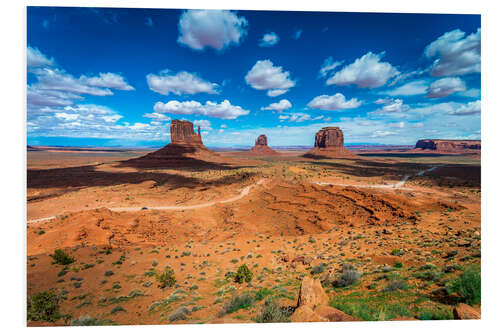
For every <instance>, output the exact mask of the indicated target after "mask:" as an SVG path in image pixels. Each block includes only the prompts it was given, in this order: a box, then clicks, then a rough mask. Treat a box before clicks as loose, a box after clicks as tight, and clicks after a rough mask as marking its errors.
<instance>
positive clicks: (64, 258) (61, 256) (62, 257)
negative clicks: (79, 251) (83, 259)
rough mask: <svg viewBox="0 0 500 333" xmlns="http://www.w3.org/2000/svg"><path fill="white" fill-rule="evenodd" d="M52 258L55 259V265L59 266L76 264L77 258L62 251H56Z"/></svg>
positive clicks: (51, 255)
mask: <svg viewBox="0 0 500 333" xmlns="http://www.w3.org/2000/svg"><path fill="white" fill-rule="evenodd" d="M50 257H51V258H52V259H54V262H53V263H54V264H58V265H69V264H72V263H74V262H75V258H73V257H71V256H69V255H67V254H66V253H65V252H64V251H63V250H61V249H56V250H55V251H54V254H50Z"/></svg>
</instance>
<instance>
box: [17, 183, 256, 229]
mask: <svg viewBox="0 0 500 333" xmlns="http://www.w3.org/2000/svg"><path fill="white" fill-rule="evenodd" d="M264 181H265V179H264V178H262V179H260V180H259V181H258V182H257V183H255V184H252V185H248V186H246V187H244V188H243V189H242V190H241V192H240V194H238V195H236V196H234V197H231V198H229V199H225V200H219V201H211V202H207V203H202V204H196V205H189V206H151V207H145V206H140V207H139V206H136V207H98V208H91V209H84V210H80V212H81V211H85V210H94V209H99V208H108V209H109V210H111V211H113V212H138V211H141V210H144V209H148V210H187V209H199V208H205V207H211V206H214V205H216V204H225V203H230V202H234V201H237V200H240V199H242V198H244V197H245V196H247V195H248V194H249V193H250V190H251V189H252V188H253V187H255V186H258V185H260V184H262V183H263V182H264ZM56 217H57V215H53V216H48V217H42V218H39V219H33V220H28V221H27V222H28V224H32V223H38V222H43V221H49V220H52V219H55V218H56Z"/></svg>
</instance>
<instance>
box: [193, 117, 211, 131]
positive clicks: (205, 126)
mask: <svg viewBox="0 0 500 333" xmlns="http://www.w3.org/2000/svg"><path fill="white" fill-rule="evenodd" d="M193 124H194V127H195V128H197V127H198V126H200V128H201V129H202V130H203V131H211V130H212V123H211V122H210V120H205V119H200V120H195V121H194V122H193Z"/></svg>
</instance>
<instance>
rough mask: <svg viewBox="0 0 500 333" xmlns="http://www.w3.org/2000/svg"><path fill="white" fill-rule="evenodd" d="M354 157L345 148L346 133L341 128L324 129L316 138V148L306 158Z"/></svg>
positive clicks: (317, 133)
mask: <svg viewBox="0 0 500 333" xmlns="http://www.w3.org/2000/svg"><path fill="white" fill-rule="evenodd" d="M352 155H354V154H353V153H352V152H350V151H349V150H347V149H345V147H344V133H342V130H341V129H340V128H339V127H323V128H322V129H320V130H319V131H318V132H316V136H315V138H314V148H313V149H312V150H310V151H308V152H307V153H306V154H305V155H304V156H305V157H320V156H324V157H345V156H352Z"/></svg>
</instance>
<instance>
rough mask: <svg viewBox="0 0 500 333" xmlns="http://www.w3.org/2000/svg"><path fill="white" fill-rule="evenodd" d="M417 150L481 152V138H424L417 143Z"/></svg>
mask: <svg viewBox="0 0 500 333" xmlns="http://www.w3.org/2000/svg"><path fill="white" fill-rule="evenodd" d="M415 149H416V150H426V151H428V150H430V151H436V152H457V153H460V152H477V153H480V152H481V140H444V139H422V140H418V141H417V144H416V145H415Z"/></svg>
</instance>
